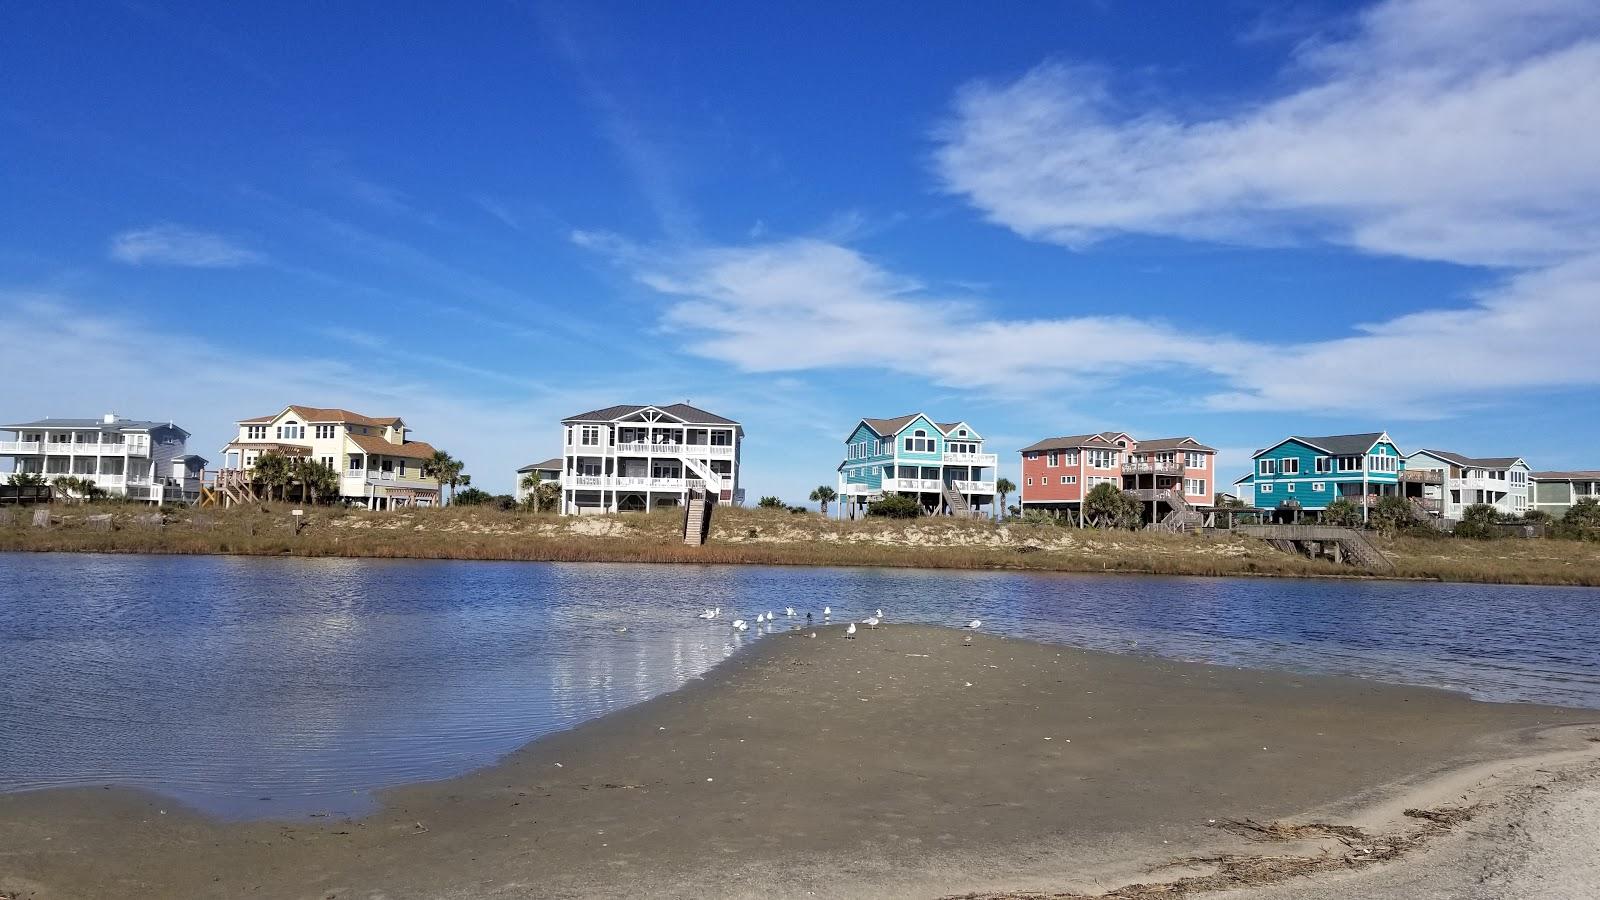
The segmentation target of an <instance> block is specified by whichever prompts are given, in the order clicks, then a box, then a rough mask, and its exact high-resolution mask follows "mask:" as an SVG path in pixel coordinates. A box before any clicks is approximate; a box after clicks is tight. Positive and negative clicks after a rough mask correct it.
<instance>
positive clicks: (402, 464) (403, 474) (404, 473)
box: [399, 459, 406, 478]
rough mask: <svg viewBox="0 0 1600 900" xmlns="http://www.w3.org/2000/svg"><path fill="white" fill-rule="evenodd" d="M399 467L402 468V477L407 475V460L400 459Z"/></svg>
mask: <svg viewBox="0 0 1600 900" xmlns="http://www.w3.org/2000/svg"><path fill="white" fill-rule="evenodd" d="M399 468H400V477H401V478H404V477H406V461H405V460H403V459H402V460H400V463H399Z"/></svg>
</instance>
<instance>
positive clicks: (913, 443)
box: [906, 428, 934, 453]
mask: <svg viewBox="0 0 1600 900" xmlns="http://www.w3.org/2000/svg"><path fill="white" fill-rule="evenodd" d="M933 447H934V442H933V440H932V439H931V438H929V437H928V432H927V431H926V430H924V429H921V428H918V429H917V430H916V431H913V432H911V437H908V438H906V450H907V451H909V452H911V453H930V452H932V451H933Z"/></svg>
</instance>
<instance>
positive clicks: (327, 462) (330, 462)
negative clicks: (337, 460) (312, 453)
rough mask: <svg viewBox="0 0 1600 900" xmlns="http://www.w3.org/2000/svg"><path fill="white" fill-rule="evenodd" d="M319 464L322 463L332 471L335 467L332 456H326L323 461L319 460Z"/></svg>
mask: <svg viewBox="0 0 1600 900" xmlns="http://www.w3.org/2000/svg"><path fill="white" fill-rule="evenodd" d="M317 462H319V463H322V464H323V465H325V466H327V467H328V468H330V469H332V468H333V467H334V466H333V457H331V456H324V457H322V458H321V459H319V460H317Z"/></svg>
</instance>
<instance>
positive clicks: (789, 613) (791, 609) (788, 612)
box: [783, 606, 794, 619]
mask: <svg viewBox="0 0 1600 900" xmlns="http://www.w3.org/2000/svg"><path fill="white" fill-rule="evenodd" d="M783 614H784V615H786V616H788V617H789V618H791V619H792V618H794V607H792V606H786V607H784V609H783Z"/></svg>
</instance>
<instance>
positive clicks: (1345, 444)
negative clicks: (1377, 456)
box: [1263, 431, 1383, 456]
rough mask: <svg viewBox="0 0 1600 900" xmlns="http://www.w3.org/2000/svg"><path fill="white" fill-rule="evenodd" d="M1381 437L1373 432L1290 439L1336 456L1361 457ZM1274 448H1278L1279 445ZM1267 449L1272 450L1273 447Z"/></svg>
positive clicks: (1293, 437) (1297, 436)
mask: <svg viewBox="0 0 1600 900" xmlns="http://www.w3.org/2000/svg"><path fill="white" fill-rule="evenodd" d="M1381 437H1383V432H1381V431H1372V432H1368V433H1366V434H1330V435H1326V436H1324V437H1305V436H1304V435H1299V434H1293V435H1290V436H1289V439H1290V440H1295V441H1299V442H1300V443H1302V444H1309V445H1310V446H1312V447H1316V448H1317V449H1319V450H1326V451H1327V452H1329V453H1331V454H1333V455H1334V456H1360V455H1362V454H1364V453H1366V452H1367V451H1368V450H1371V449H1372V445H1373V444H1376V443H1377V442H1378V438H1381ZM1278 443H1280V444H1281V443H1283V442H1282V441H1279V442H1278ZM1272 446H1273V447H1276V446H1277V444H1273V445H1272ZM1267 449H1269V450H1270V449H1271V447H1269V448H1267ZM1263 452H1265V451H1263Z"/></svg>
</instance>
